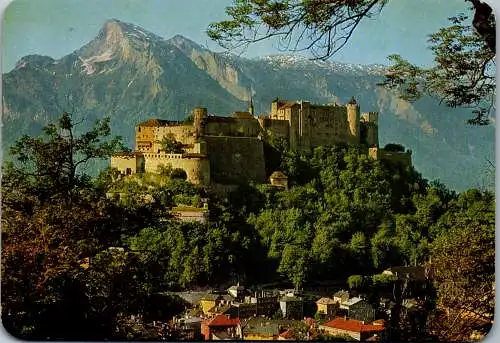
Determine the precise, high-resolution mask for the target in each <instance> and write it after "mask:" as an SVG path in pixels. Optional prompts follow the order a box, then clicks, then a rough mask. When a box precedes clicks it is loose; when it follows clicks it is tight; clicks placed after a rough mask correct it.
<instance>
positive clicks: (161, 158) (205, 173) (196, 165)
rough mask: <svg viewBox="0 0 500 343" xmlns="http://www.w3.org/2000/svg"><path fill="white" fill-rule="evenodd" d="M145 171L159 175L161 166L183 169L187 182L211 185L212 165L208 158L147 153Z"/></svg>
mask: <svg viewBox="0 0 500 343" xmlns="http://www.w3.org/2000/svg"><path fill="white" fill-rule="evenodd" d="M144 159H145V170H146V172H150V173H157V172H158V168H159V166H160V165H163V166H167V165H170V166H171V167H172V168H174V169H175V168H180V169H183V170H184V171H185V172H186V174H187V181H189V182H192V183H194V184H200V185H208V184H210V163H209V161H208V159H207V158H206V157H189V156H186V155H182V154H166V153H164V152H162V153H145V154H144Z"/></svg>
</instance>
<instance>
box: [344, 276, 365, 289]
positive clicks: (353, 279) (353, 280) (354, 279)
mask: <svg viewBox="0 0 500 343" xmlns="http://www.w3.org/2000/svg"><path fill="white" fill-rule="evenodd" d="M347 284H348V285H349V288H351V289H353V288H354V289H359V288H361V286H363V277H362V276H361V275H351V276H349V277H348V278H347Z"/></svg>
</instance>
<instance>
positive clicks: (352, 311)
mask: <svg viewBox="0 0 500 343" xmlns="http://www.w3.org/2000/svg"><path fill="white" fill-rule="evenodd" d="M342 305H343V306H344V307H345V308H346V309H347V314H348V316H349V318H350V319H355V320H361V321H365V322H371V321H373V320H375V309H374V308H373V306H372V305H371V304H370V303H369V302H368V301H366V300H364V299H361V298H358V297H354V298H351V299H349V300H347V301H346V302H344V303H342Z"/></svg>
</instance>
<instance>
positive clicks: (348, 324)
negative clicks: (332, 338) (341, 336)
mask: <svg viewBox="0 0 500 343" xmlns="http://www.w3.org/2000/svg"><path fill="white" fill-rule="evenodd" d="M322 326H327V327H330V328H333V329H341V330H346V331H351V332H360V333H361V332H379V331H383V330H384V325H383V323H382V324H376V325H373V324H363V322H361V321H359V320H353V319H344V318H342V317H337V318H335V319H334V320H331V321H329V322H327V323H325V324H323V325H322Z"/></svg>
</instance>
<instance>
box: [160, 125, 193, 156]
mask: <svg viewBox="0 0 500 343" xmlns="http://www.w3.org/2000/svg"><path fill="white" fill-rule="evenodd" d="M169 136H172V137H173V138H174V139H175V140H176V141H178V142H182V143H183V144H188V145H192V144H194V143H195V140H196V137H195V127H194V126H193V125H179V126H162V127H158V129H157V131H156V133H155V136H154V143H153V150H152V151H153V152H158V150H161V145H160V141H161V140H162V139H164V138H168V137H169Z"/></svg>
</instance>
